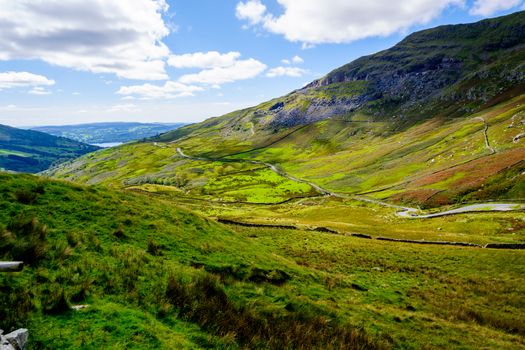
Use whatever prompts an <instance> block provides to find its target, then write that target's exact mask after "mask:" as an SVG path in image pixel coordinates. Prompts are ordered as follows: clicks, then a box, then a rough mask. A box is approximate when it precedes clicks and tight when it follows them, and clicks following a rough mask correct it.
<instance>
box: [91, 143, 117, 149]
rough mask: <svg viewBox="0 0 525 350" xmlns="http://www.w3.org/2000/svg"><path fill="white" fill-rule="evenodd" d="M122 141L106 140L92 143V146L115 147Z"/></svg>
mask: <svg viewBox="0 0 525 350" xmlns="http://www.w3.org/2000/svg"><path fill="white" fill-rule="evenodd" d="M122 144H123V142H106V143H93V146H98V147H102V148H109V147H116V146H120V145H122Z"/></svg>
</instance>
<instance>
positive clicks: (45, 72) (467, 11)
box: [0, 0, 525, 126]
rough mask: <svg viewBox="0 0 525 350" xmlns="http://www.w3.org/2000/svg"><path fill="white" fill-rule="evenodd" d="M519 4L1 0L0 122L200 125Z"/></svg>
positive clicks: (485, 0) (522, 5)
mask: <svg viewBox="0 0 525 350" xmlns="http://www.w3.org/2000/svg"><path fill="white" fill-rule="evenodd" d="M523 9H525V0H404V1H392V0H374V1H363V0H301V1H298V0H240V1H239V0H220V1H218V0H112V1H107V0H16V1H14V0H0V124H8V125H13V126H35V125H57V124H75V123H82V122H101V121H144V122H195V121H200V120H203V119H205V118H207V117H210V116H215V115H221V114H223V113H226V112H229V111H232V110H235V109H238V108H242V107H247V106H251V105H254V104H256V103H258V102H262V101H265V100H268V99H270V98H273V97H277V96H280V95H283V94H285V93H287V92H289V91H291V90H293V89H296V88H299V87H301V86H303V85H304V84H305V83H307V82H310V81H311V80H313V79H316V78H319V77H321V76H322V75H324V74H326V73H327V72H329V71H330V70H332V69H334V68H337V67H338V66H341V65H343V64H345V63H348V62H349V61H351V60H353V59H355V58H358V57H360V56H362V55H366V54H370V53H373V52H376V51H378V50H381V49H385V48H388V47H390V46H392V45H394V44H395V43H396V42H398V41H399V40H401V39H402V38H403V37H404V36H406V35H407V34H409V33H411V32H413V31H416V30H420V29H424V28H429V27H433V26H436V25H440V24H453V23H465V22H474V21H477V20H480V19H482V18H486V17H494V16H499V15H504V14H507V13H511V12H514V11H518V10H523Z"/></svg>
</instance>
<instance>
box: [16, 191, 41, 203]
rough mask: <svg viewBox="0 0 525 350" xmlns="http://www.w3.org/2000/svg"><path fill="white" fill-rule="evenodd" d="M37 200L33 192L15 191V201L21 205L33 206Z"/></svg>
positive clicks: (36, 195)
mask: <svg viewBox="0 0 525 350" xmlns="http://www.w3.org/2000/svg"><path fill="white" fill-rule="evenodd" d="M37 198H38V194H37V193H35V192H33V191H29V190H25V189H20V190H17V191H15V199H16V201H17V202H18V203H21V204H33V203H34V202H35V201H36V199H37Z"/></svg>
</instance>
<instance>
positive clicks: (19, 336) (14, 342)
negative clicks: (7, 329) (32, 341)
mask: <svg viewBox="0 0 525 350" xmlns="http://www.w3.org/2000/svg"><path fill="white" fill-rule="evenodd" d="M3 332H4V331H3V330H0V350H24V349H25V348H26V344H27V339H28V338H29V332H28V330H27V329H25V328H21V329H17V330H16V331H13V332H11V333H9V334H6V335H4V334H3Z"/></svg>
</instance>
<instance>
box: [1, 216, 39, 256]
mask: <svg viewBox="0 0 525 350" xmlns="http://www.w3.org/2000/svg"><path fill="white" fill-rule="evenodd" d="M46 235H47V226H46V225H42V224H40V223H39V222H38V219H37V218H36V217H27V216H26V215H19V216H17V217H15V218H13V219H11V221H10V222H9V224H8V225H7V230H6V231H4V233H3V234H2V240H1V241H0V254H1V255H3V256H6V255H7V256H9V257H11V258H13V259H15V260H21V261H24V262H25V263H28V264H36V263H37V262H38V261H40V260H41V259H43V258H44V257H45V255H46V252H47V241H46Z"/></svg>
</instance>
